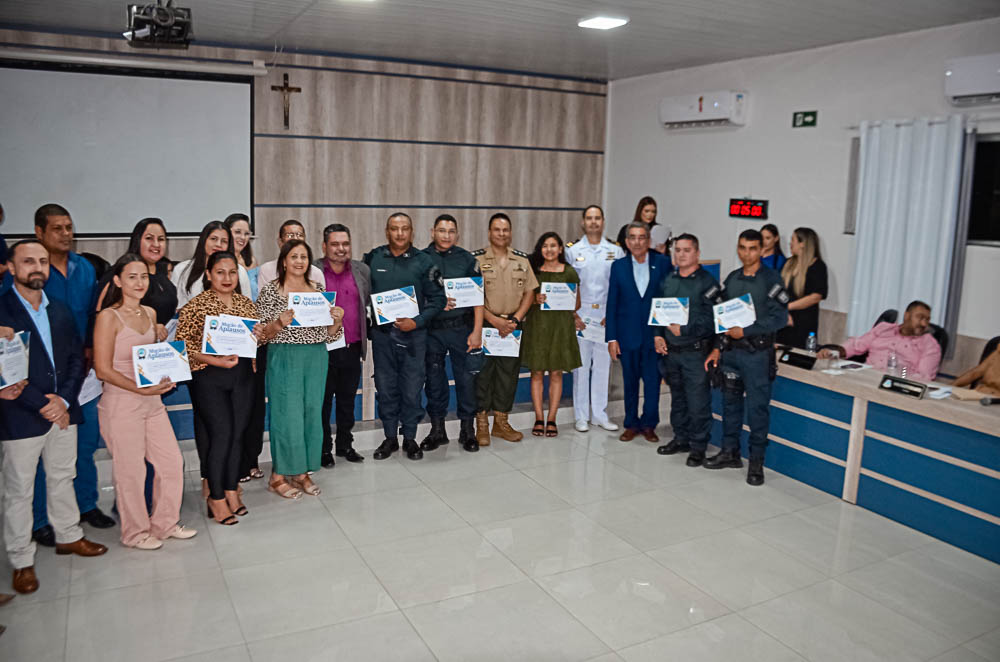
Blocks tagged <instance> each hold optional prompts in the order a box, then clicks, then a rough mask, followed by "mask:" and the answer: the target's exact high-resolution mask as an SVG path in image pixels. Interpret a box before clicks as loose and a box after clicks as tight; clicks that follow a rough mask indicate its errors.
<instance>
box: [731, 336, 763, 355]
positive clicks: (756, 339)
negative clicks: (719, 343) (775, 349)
mask: <svg viewBox="0 0 1000 662" xmlns="http://www.w3.org/2000/svg"><path fill="white" fill-rule="evenodd" d="M772 345H774V334H773V333H768V334H766V335H763V336H752V337H750V338H746V337H744V338H740V339H739V340H734V341H733V342H732V344H731V345H730V347H732V349H743V350H746V351H748V352H757V351H760V350H762V349H767V348H768V347H770V346H772Z"/></svg>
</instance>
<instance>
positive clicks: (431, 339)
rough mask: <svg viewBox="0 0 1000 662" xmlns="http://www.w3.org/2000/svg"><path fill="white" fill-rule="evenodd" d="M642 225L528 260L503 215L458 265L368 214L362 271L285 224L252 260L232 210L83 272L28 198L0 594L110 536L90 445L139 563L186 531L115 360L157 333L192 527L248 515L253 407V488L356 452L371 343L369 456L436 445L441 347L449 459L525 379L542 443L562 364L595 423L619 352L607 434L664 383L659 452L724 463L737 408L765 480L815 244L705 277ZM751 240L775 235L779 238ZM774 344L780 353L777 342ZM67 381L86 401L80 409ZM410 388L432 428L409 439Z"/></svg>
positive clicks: (326, 236)
mask: <svg viewBox="0 0 1000 662" xmlns="http://www.w3.org/2000/svg"><path fill="white" fill-rule="evenodd" d="M0 213H2V212H0ZM655 217H656V207H655V201H653V200H652V199H651V198H644V199H643V200H642V201H640V204H639V205H638V207H637V209H636V213H635V220H633V221H632V222H631V223H629V224H627V225H626V227H625V228H623V231H622V236H623V237H624V246H621V245H619V243H618V242H612V241H610V240H608V239H607V238H605V234H604V233H605V219H604V213H603V210H602V209H601V208H600V207H598V206H596V205H593V206H590V207H587V208H586V209H584V210H583V212H582V219H581V228H582V236H581V238H580V239H579V240H578V241H576V242H569V243H564V241H563V239H562V237H560V236H559V234H557V233H555V232H545V233H543V234H542V235H541V236H540V237H539V238H538V240H537V243H536V245H535V247H534V250H533V252H532V253H531V254H526V253H522V252H520V251H516V250H513V249H512V248H511V235H512V221H511V219H510V217H509V216H508V215H506V214H504V213H496V214H493V215H492V216H490V217H489V219H488V221H487V224H488V238H489V242H488V245H487V246H486V247H484V248H481V249H479V250H475V251H472V252H469V251H466V250H464V249H463V248H461V247H460V246H459V245H458V240H459V230H460V224H459V222H458V221H457V220H456V219H455V218H454V217H453V216H451V215H448V214H443V215H441V216H439V217H438V218H437V219H435V221H434V225H433V230H432V241H431V243H430V245H429V246H427V247H426V248H423V249H420V248H417V247H415V246H414V244H413V242H414V229H413V222H412V219H411V218H410V216H408V215H407V214H405V213H402V212H399V213H395V214H393V215H391V216H390V217H389V218H388V219H387V221H386V225H385V235H386V244H385V245H382V246H379V247H377V248H375V249H373V250H371V251H369V252H368V253H366V254H365V255H364V256H363V258H362V259H361V260H357V259H355V258H354V255H353V251H352V244H351V232H350V229H349V228H348V227H347V226H345V225H343V224H339V223H334V224H331V225H328V226H327V227H326V228H324V230H323V236H322V256H317V255H314V254H313V250H312V248H311V247H310V245H309V243H307V241H306V233H305V230H304V228H303V226H302V224H301V223H299V222H298V221H295V220H289V221H286V222H285V223H283V224H282V225H281V227H280V229H279V232H278V237H277V239H278V244H279V246H280V252H279V255H278V258H277V259H276V260H273V261H270V262H266V263H263V264H259V263H258V262H257V261H256V259H255V258H254V254H253V250H252V246H251V226H250V221H249V218H248V217H247V216H246V215H243V214H232V215H230V216H229V217H228V218H227V219H226V220H225V221H213V222H211V223H208V224H207V225H206V226H205V227H204V229H203V230H202V232H201V234H200V236H199V238H198V242H197V245H196V248H195V251H194V254H193V256H192V257H191V259H189V260H185V261H183V262H179V263H173V262H170V261H169V260H168V259H167V258H166V254H167V250H166V248H167V229H166V227H165V225H164V223H163V221H161V220H160V219H156V218H147V219H143V220H142V221H140V222H139V223H138V224H137V225H136V227H135V229H134V231H133V233H132V236H131V239H130V243H129V247H128V250H127V252H126V253H125V254H124V255H122V256H121V257H120V258H119V259H118V260H117V261H116V262H115V263H114V264H113V265H109V268H107V270H106V272H105V273H103V274H102V275H101V277H100V278H98V273H97V271H96V270H95V267H94V266H93V265H92V264H91V262H90V261H88V259H86V258H85V257H83V256H81V255H80V254H78V253H75V252H73V251H72V250H71V249H72V242H73V221H72V218H71V216H70V213H69V211H68V210H66V209H65V208H63V207H61V206H60V205H57V204H47V205H44V206H42V207H41V208H39V209H38V211H37V212H36V215H35V231H36V237H37V238H35V239H26V240H22V241H18V242H17V243H15V244H13V245H12V246H11V247H10V248H9V250H8V249H7V248H6V246H5V245H3V246H0V248H2V249H3V250H4V252H6V256H5V257H4V259H3V263H4V264H5V270H6V271H8V272H9V273H7V274H5V276H4V282H5V286H4V288H2V289H0V335H2V336H3V337H6V338H10V337H12V334H13V333H14V332H20V331H29V332H30V356H31V361H30V364H29V376H28V379H26V380H24V381H22V382H19V383H17V384H14V385H13V386H10V387H7V388H4V389H2V390H0V416H2V419H0V435H2V436H0V439H2V440H3V450H4V462H3V472H4V518H5V540H6V546H7V553H8V556H9V558H10V561H11V564H12V566H13V567H14V577H13V586H14V589H15V590H16V591H18V592H22V593H27V592H31V591H34V590H36V589H37V587H38V580H37V577H36V576H35V573H34V568H33V566H34V556H35V551H36V548H35V544H36V543H38V544H42V545H47V546H54V547H55V548H56V551H57V553H62V554H70V553H74V554H78V555H82V556H97V555H100V554H103V553H104V552H105V551H106V548H105V547H103V546H102V545H99V544H97V543H93V542H91V541H88V540H87V539H86V538H85V537H84V535H83V530H82V529H81V527H80V523H81V522H83V523H86V524H89V525H91V526H94V527H98V528H107V527H111V526H114V524H115V520H114V519H113V518H111V517H110V516H108V515H107V514H105V513H103V512H102V511H101V510H100V509H98V507H97V474H96V468H95V465H94V452H95V450H96V449H97V447H98V444H99V439H100V438H101V437H103V439H104V441H105V443H106V445H107V448H108V450H109V452H110V454H111V457H112V470H113V482H114V486H115V492H116V507H117V512H118V515H119V517H120V520H121V542H122V543H123V544H124V545H127V546H130V547H134V548H138V549H144V550H153V549H158V548H160V547H161V546H162V545H163V544H164V541H167V540H169V539H172V538H178V539H184V538H190V537H192V536H194V535H195V534H196V532H195V531H194V530H193V529H191V528H189V527H185V526H183V525H182V524H181V523H180V521H179V519H180V505H181V495H182V492H183V468H182V458H181V454H180V450H179V448H178V444H177V440H176V437H175V435H174V432H173V428H172V427H171V425H170V422H169V419H168V417H167V412H166V409H165V407H164V404H163V402H162V398H161V396H163V395H165V394H167V393H168V392H170V391H172V390H173V389H174V388H175V386H176V385H175V384H173V383H171V382H169V381H166V380H165V381H163V382H161V383H159V384H154V385H152V386H145V387H140V386H138V385H137V384H136V382H135V379H134V377H133V367H132V348H133V347H134V346H136V345H143V344H150V343H154V342H160V341H163V340H165V339H168V338H170V339H176V340H183V341H184V342H185V343H186V347H187V351H188V355H189V362H190V368H191V373H192V379H191V381H190V382H188V383H187V386H188V389H189V392H190V396H191V403H192V409H193V413H194V437H195V441H196V446H197V450H198V456H199V460H200V470H201V476H202V494H203V497H204V498H205V500H206V508H207V512H208V515H209V516H210V517H211V518H212V519H214V520H215V521H216V522H218V523H219V524H221V525H227V526H231V525H235V524H237V523H238V522H239V518H240V517H244V516H246V515H248V514H249V509H248V508H247V506H246V505H245V504H244V503H243V501H242V494H241V493H242V490H241V488H240V483H241V482H245V481H247V480H251V479H254V478H264V473H263V472H262V471H261V469H260V467H259V464H258V458H259V456H260V453H261V450H262V446H263V434H264V428H265V412H266V411H267V407H266V406H265V399H266V401H267V402H268V403H269V405H270V407H269V412H270V416H269V425H268V429H269V439H270V445H271V458H272V466H271V474H270V476H269V478H268V489H269V490H270V491H272V492H274V493H275V494H277V495H279V496H281V497H284V498H288V499H299V498H302V497H303V495H318V494H319V493H320V488H319V486H317V485H316V484H315V483H314V482H313V480H312V478H311V474H312V473H314V472H316V471H318V470H319V469H320V467H332V466H334V465H335V463H336V459H335V457H339V458H342V459H343V460H346V461H349V462H362V461H363V460H364V457H363V456H362V455H361V454H360V453H358V452H357V451H356V450H355V449H354V448H353V435H352V429H353V427H354V422H355V413H354V412H355V397H356V394H357V389H358V384H359V380H360V377H361V366H362V362H363V360H364V359H365V358H366V354H367V351H368V346H369V345H368V341H369V340H370V341H371V351H372V353H373V364H374V377H375V386H376V390H377V403H378V417H379V419H380V420H381V423H382V427H383V431H384V435H385V440H384V441H383V442H382V443H381V445H380V446H379V447H378V448H377V449H376V450H375V452H374V458H375V459H376V460H383V459H386V458H388V457H390V456H391V455H393V454H394V453H396V452H398V451H400V449H402V453H404V454H405V455H406V456H407V457H408V458H409V459H411V460H419V459H421V458H422V457H423V453H424V452H431V451H433V450H435V449H437V448H438V447H440V446H441V445H443V444H447V443H449V438H448V434H447V432H446V430H445V425H444V422H445V418H446V415H447V413H448V405H449V393H450V389H449V380H448V376H447V374H446V370H445V357H446V356H447V357H450V363H451V368H452V376H453V378H454V385H455V395H456V400H457V415H458V419H459V423H460V427H459V429H460V432H459V437H458V443H459V444H460V445H461V447H462V448H463V449H464V450H465V451H468V452H476V451H478V450H479V448H480V447H481V446H487V445H489V444H490V443H491V438H492V437H497V438H499V439H502V440H506V441H508V442H518V441H521V440H522V439H523V434H522V433H521V432H519V431H517V430H515V429H514V428H513V427H512V426H511V425H510V421H509V418H508V416H509V414H510V412H511V410H512V408H513V405H514V400H515V393H516V390H517V385H518V378H519V374H520V372H521V369H522V367H527V368H528V369H529V370H530V373H531V396H532V403H533V406H534V410H535V419H536V420H535V423H534V425H533V426H532V428H531V434H533V435H535V436H539V437H554V436H557V435H558V434H559V429H558V426H557V425H556V412H557V410H558V406H559V401H560V399H561V397H562V383H563V375H564V374H565V373H566V372H567V371H572V372H573V378H574V394H573V401H574V414H575V428H576V429H577V430H578V431H581V432H583V431H586V430H588V429H589V427H590V426H591V425H596V426H600V427H601V428H604V429H605V430H608V431H616V430H617V429H618V426H617V425H616V424H615V423H613V422H612V421H611V420H610V419H609V417H608V415H607V404H608V387H609V373H610V366H611V362H612V361H619V362H620V363H621V366H622V373H623V377H624V400H625V418H624V430H623V431H622V433H621V436H620V437H619V438H620V439H621V441H623V442H627V441H631V440H632V439H635V438H636V437H637V436H640V435H641V436H642V437H643V438H645V439H647V440H649V441H652V442H657V441H658V437H657V435H656V427H657V425H658V423H659V395H660V383H661V380H664V379H665V380H666V381H667V383H668V384H669V386H670V390H671V396H672V397H671V414H670V418H671V421H670V422H671V425H672V428H673V435H674V437H673V439H672V440H671V441H670V442H669V443H666V444H665V445H663V446H660V447H659V449H658V452H659V453H660V454H664V455H671V454H675V453H679V452H685V453H688V456H687V464H688V465H689V466H692V467H696V466H702V465H704V466H705V467H707V468H711V469H720V468H725V467H742V464H743V463H742V459H741V454H740V450H739V448H740V432H741V430H742V425H743V414H744V405H746V413H747V418H748V422H749V427H750V438H749V461H750V468H749V471H748V475H747V482H748V483H750V484H751V485H760V484H762V483H763V481H764V474H763V463H764V452H765V448H766V445H767V432H768V404H769V400H770V392H771V382H772V380H773V379H774V376H775V361H774V355H773V352H774V345H775V343H776V342H777V341H779V340H780V338H779V336H778V334H779V332H781V331H782V329H785V330H786V331H787V329H786V327H789V326H790V328H792V329H795V333H796V334H799V335H802V334H803V333H808V331H809V330H810V328H812V330H815V326H816V324H817V322H818V312H817V311H818V302H819V300H820V299H822V298H823V297H825V295H826V271H825V267H823V266H822V261H821V260H820V257H819V249H818V245H817V241H816V236H815V233H813V232H812V231H811V230H809V229H808V228H800V229H798V230H796V231H795V235H794V237H793V241H792V243H791V249H792V257H791V258H790V259H789V260H787V263H785V264H783V265H775V266H776V267H779V268H781V271H780V272H779V271H778V270H776V269H772V268H770V267H768V266H765V264H764V262H763V261H762V260H765V261H766V260H767V259H768V258H769V257H771V256H773V255H774V253H775V250H774V245H775V243H776V242H774V241H772V242H771V244H770V246H769V245H768V241H767V233H768V232H769V230H768V228H767V227H765V228H764V230H765V232H764V233H763V235H762V233H761V232H758V231H756V230H746V231H744V232H743V233H741V234H740V236H739V242H738V246H737V254H738V256H739V259H740V262H741V263H742V266H741V267H740V268H739V269H736V270H735V271H733V272H732V273H730V274H729V275H728V276H727V277H726V278H725V280H724V282H723V283H722V284H721V285H720V284H719V283H718V282H717V281H716V280H715V278H714V277H713V276H712V275H710V274H709V273H708V271H706V270H705V269H704V268H702V266H701V264H700V251H699V242H698V238H697V237H695V236H694V235H692V234H681V235H679V236H676V237H672V236H668V237H667V239H666V240H664V241H662V242H660V243H659V244H657V245H651V243H652V242H653V241H655V240H654V239H652V237H653V236H655V235H657V232H652V231H651V229H653V228H654V226H655ZM771 233H772V234H773V235H774V237H777V229H776V228H773V230H772V231H771ZM659 235H660V236H661V237H662V236H663V235H662V232H661V233H659ZM0 243H2V242H0ZM779 246H780V244H779ZM657 249H659V250H657ZM769 249H770V250H769ZM660 251H663V253H661V252H660ZM778 252H779V253H780V248H779V249H778ZM664 253H666V254H664ZM782 257H783V256H782ZM466 277H475V278H481V279H482V287H483V305H476V306H469V307H458V306H457V305H456V300H455V299H454V298H451V297H449V296H448V294H447V291H446V289H445V288H444V286H443V283H444V280H445V279H452V278H466ZM544 283H570V284H573V285H574V287H575V291H576V299H577V300H576V309H575V310H544V307H545V302H546V295H544V294H543V293H542V289H541V287H540V286H541V284H544ZM397 288H413V295H414V298H415V299H416V301H417V304H418V313H417V314H415V315H414V316H413V317H409V318H397V319H395V320H391V321H388V322H386V323H383V324H378V323H376V321H375V320H373V319H372V310H371V308H372V306H371V295H372V294H378V293H382V292H387V291H390V290H395V289H397ZM323 291H326V292H336V293H337V296H336V300H335V304H336V305H332V306H331V307H330V318H331V320H332V324H330V325H329V326H301V325H298V324H296V321H295V318H294V314H293V312H292V311H291V310H290V309H289V305H288V301H289V294H294V293H311V292H323ZM741 295H749V296H750V297H751V298H752V301H753V304H754V308H755V310H756V321H755V322H754V323H753V324H751V325H749V326H746V327H734V328H730V329H728V330H726V331H725V332H724V333H721V334H718V333H716V329H715V325H714V322H713V311H712V306H713V304H715V303H717V302H721V301H723V300H727V299H732V298H735V297H739V296H741ZM656 297H684V298H687V299H688V301H689V319H688V323H687V324H685V325H678V324H671V325H670V326H665V327H662V326H651V325H649V324H648V317H649V312H650V305H651V302H652V299H653V298H656ZM810 311H814V312H810ZM222 314H225V315H235V316H238V317H242V318H247V319H252V320H258V322H257V323H256V324H255V325H254V326H253V336H254V338H255V340H256V342H257V344H258V350H257V354H256V358H241V357H239V356H236V355H232V356H218V355H210V354H203V353H202V352H201V351H200V349H201V348H202V337H203V333H204V326H205V318H206V317H208V316H216V315H222ZM588 324H589V325H591V326H592V327H595V326H599V327H600V328H601V329H603V335H604V337H603V339H601V338H600V337H595V336H594V335H593V328H592V329H591V333H589V334H587V336H586V337H582V332H583V331H584V330H585V329H586V328H587V326H588ZM484 329H489V330H492V331H491V332H495V333H496V334H498V335H499V337H501V338H507V337H508V336H510V334H516V335H518V336H520V345H521V349H520V355H519V356H498V355H491V354H488V353H484V351H483V335H484V334H483V332H484ZM578 332H579V333H578ZM788 341H789V342H790V343H791V344H799V343H798V342H797V341H798V339H796V338H790V339H788ZM91 367H92V368H93V370H94V373H93V374H92V375H90V376H89V377H88V370H89V369H90V368H91ZM546 375H547V376H548V407H547V410H546V408H545V397H544V396H545V377H546ZM713 378H714V379H715V383H716V384H717V385H718V386H720V387H721V389H722V394H723V402H724V416H723V437H722V441H721V451H720V452H719V453H718V454H716V455H713V456H711V457H706V456H705V452H706V447H707V444H708V441H709V436H710V431H711V420H712V417H711V405H710V388H711V385H710V380H711V379H713ZM88 381H89V382H91V388H89V389H88V388H84V385H85V382H88ZM97 382H100V383H97ZM95 383H97V386H96V389H95V388H94V387H93V385H94V384H95ZM81 389H83V390H84V391H89V392H90V395H89V396H88V397H86V398H81ZM640 391H641V392H642V393H643V395H644V403H643V405H642V408H641V411H640V407H639V399H640V398H639V395H640ZM423 395H426V398H427V406H426V414H427V416H428V418H429V420H430V423H431V428H430V433H429V434H428V435H427V437H426V438H425V439H423V440H422V441H421V442H420V443H418V442H417V439H416V436H417V424H418V423H419V422H420V421H421V420H422V418H423V416H424V414H425V410H424V408H423V406H422V396H423ZM745 400H746V402H744V401H745ZM334 405H335V408H336V411H335V416H333V420H335V422H336V428H335V429H334V428H333V426H332V425H331V415H332V414H333V413H334V412H333V409H334ZM490 417H492V425H491V422H490Z"/></svg>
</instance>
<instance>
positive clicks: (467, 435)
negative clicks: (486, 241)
mask: <svg viewBox="0 0 1000 662" xmlns="http://www.w3.org/2000/svg"><path fill="white" fill-rule="evenodd" d="M432 234H433V237H434V241H433V242H431V245H430V246H428V247H427V248H425V249H424V252H425V253H427V254H428V255H429V256H430V257H431V260H433V261H434V264H435V265H436V266H437V268H438V271H440V272H441V277H442V278H445V279H447V278H468V277H475V276H479V275H480V274H481V273H482V272H481V271H480V269H479V261H478V260H476V258H475V257H473V256H472V253H470V252H469V251H467V250H465V249H464V248H461V247H460V246H457V245H456V242H457V241H458V221H456V220H455V217H454V216H452V215H450V214H441V215H440V216H438V217H437V218H436V219H434V229H433V231H432ZM445 296H447V297H448V304H447V305H446V306H445V307H444V310H443V311H442V312H440V313H438V315H437V317H435V318H434V319H433V320H431V322H430V324H428V325H427V384H426V386H425V387H424V391H425V393H426V395H427V414H428V416H430V418H431V432H430V434H428V435H427V437H426V438H425V439H424V440H423V442H421V444H420V448H421V450H424V451H432V450H434V449H436V448H437V447H438V446H441V445H442V444H447V443H448V434H447V432H445V429H444V417H445V416H446V415H447V414H448V376H447V374H445V371H444V357H445V356H446V355H451V371H452V374H453V375H454V377H455V400H456V403H457V406H456V409H457V413H458V420H459V421H460V422H461V430H460V432H459V436H458V443H460V444H461V445H462V448H463V449H464V450H467V451H469V452H470V453H474V452H476V451H478V450H479V442H478V441H476V431H475V427H474V425H473V420H474V419H475V415H476V375H477V374H478V373H479V371H480V370H481V369H482V365H483V307H482V306H473V307H471V308H455V300H454V298H453V297H451V296H450V295H449V292H448V288H447V287H446V288H445Z"/></svg>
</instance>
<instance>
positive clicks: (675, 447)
mask: <svg viewBox="0 0 1000 662" xmlns="http://www.w3.org/2000/svg"><path fill="white" fill-rule="evenodd" d="M689 450H691V444H689V443H688V442H686V441H680V440H679V439H671V440H670V443H667V444H664V445H662V446H660V447H659V448H657V449H656V452H657V453H659V454H660V455H673V454H675V453H687V452H688V451H689Z"/></svg>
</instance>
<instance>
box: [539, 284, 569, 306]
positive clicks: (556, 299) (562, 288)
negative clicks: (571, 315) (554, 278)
mask: <svg viewBox="0 0 1000 662" xmlns="http://www.w3.org/2000/svg"><path fill="white" fill-rule="evenodd" d="M541 294H544V295H545V303H543V304H542V310H576V283H542V291H541Z"/></svg>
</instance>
